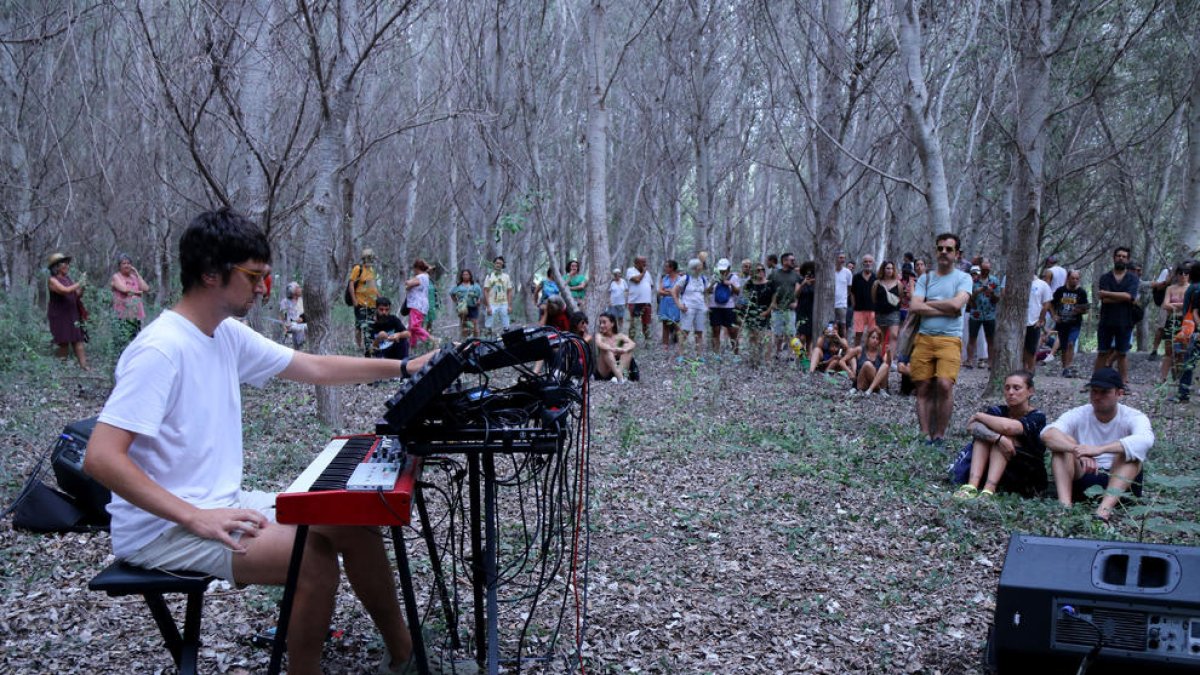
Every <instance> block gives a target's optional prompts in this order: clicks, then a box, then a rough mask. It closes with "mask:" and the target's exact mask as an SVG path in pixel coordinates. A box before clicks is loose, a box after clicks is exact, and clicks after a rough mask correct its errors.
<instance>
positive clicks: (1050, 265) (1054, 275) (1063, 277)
mask: <svg viewBox="0 0 1200 675" xmlns="http://www.w3.org/2000/svg"><path fill="white" fill-rule="evenodd" d="M1043 268H1044V269H1045V270H1046V271H1047V272H1049V273H1050V280H1049V281H1047V282H1046V283H1048V284H1049V285H1050V292H1051V293H1053V292H1054V291H1057V290H1058V289H1060V288H1062V286H1063V284H1065V283H1067V270H1066V268H1064V267H1063V266H1062V265H1059V264H1058V256H1056V255H1049V256H1047V257H1046V264H1045V265H1043Z"/></svg>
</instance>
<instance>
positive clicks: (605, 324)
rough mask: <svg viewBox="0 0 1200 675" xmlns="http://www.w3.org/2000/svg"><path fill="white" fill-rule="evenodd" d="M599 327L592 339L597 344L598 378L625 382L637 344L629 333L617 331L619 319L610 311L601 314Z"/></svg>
mask: <svg viewBox="0 0 1200 675" xmlns="http://www.w3.org/2000/svg"><path fill="white" fill-rule="evenodd" d="M597 328H598V329H599V332H598V333H596V336H595V339H594V340H593V341H592V344H594V345H596V379H598V380H614V379H615V380H616V381H617V382H624V381H625V379H626V376H627V375H628V373H629V369H630V366H631V365H632V364H633V350H634V349H635V348H636V347H637V344H636V343H635V342H634V341H633V340H630V339H629V336H628V335H625V334H624V333H618V332H616V329H617V319H616V317H614V316H613V315H612V314H609V313H608V312H605V313H603V314H601V315H600V320H599V325H598V326H597Z"/></svg>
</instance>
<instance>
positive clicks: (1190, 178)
mask: <svg viewBox="0 0 1200 675" xmlns="http://www.w3.org/2000/svg"><path fill="white" fill-rule="evenodd" d="M1187 109H1188V110H1187V142H1188V145H1187V153H1188V173H1187V185H1186V187H1185V193H1184V208H1183V223H1182V225H1181V226H1180V228H1179V242H1180V246H1179V248H1180V250H1179V253H1180V254H1181V256H1183V257H1195V256H1197V255H1200V59H1197V61H1196V65H1195V68H1194V70H1193V72H1192V91H1191V93H1190V94H1189V95H1188V102H1187Z"/></svg>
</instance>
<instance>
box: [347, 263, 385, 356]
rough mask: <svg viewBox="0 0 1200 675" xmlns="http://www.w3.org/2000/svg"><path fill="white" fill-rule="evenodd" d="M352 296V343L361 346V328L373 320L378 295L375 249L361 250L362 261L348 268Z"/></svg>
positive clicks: (360, 347)
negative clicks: (353, 327)
mask: <svg viewBox="0 0 1200 675" xmlns="http://www.w3.org/2000/svg"><path fill="white" fill-rule="evenodd" d="M348 283H349V284H350V288H351V291H350V292H351V294H352V295H353V296H354V325H355V331H354V344H355V345H357V347H358V348H359V349H362V348H363V336H362V332H363V329H364V328H366V327H367V326H369V325H370V324H371V322H372V321H374V320H375V300H376V298H378V297H379V277H378V275H376V273H375V249H373V248H370V247H367V248H364V249H363V250H362V261H361V262H360V263H359V264H357V265H355V266H354V267H351V268H350V280H349V282H348Z"/></svg>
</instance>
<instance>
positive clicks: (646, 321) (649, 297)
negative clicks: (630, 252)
mask: <svg viewBox="0 0 1200 675" xmlns="http://www.w3.org/2000/svg"><path fill="white" fill-rule="evenodd" d="M625 281H627V282H629V291H628V293H629V295H628V297H627V298H626V301H625V302H626V304H627V305H628V306H629V337H631V338H632V337H634V335H636V333H637V324H638V323H639V322H640V323H641V324H642V337H644V338H645V339H646V344H650V320H651V317H650V308H651V307H653V305H654V274H652V273H649V274H648V273H647V272H646V256H644V255H639V256H637V257H636V258H634V259H633V267H630V268H629V269H627V270H625Z"/></svg>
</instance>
